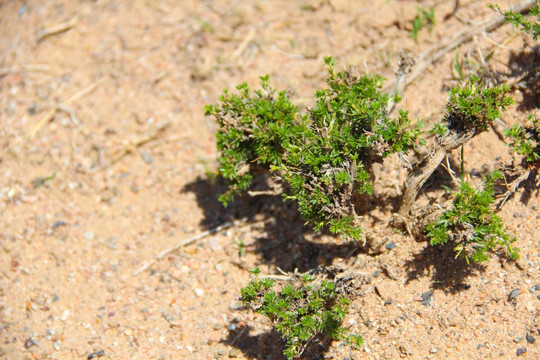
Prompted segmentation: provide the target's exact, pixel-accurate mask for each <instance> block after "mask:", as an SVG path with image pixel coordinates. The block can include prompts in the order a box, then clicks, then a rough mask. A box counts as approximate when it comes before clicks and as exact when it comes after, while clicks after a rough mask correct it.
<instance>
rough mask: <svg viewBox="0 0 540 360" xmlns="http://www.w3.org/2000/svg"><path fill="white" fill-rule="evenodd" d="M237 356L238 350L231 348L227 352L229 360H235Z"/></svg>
mask: <svg viewBox="0 0 540 360" xmlns="http://www.w3.org/2000/svg"><path fill="white" fill-rule="evenodd" d="M238 355H240V350H238V349H237V348H232V349H231V350H229V357H230V358H237V357H238Z"/></svg>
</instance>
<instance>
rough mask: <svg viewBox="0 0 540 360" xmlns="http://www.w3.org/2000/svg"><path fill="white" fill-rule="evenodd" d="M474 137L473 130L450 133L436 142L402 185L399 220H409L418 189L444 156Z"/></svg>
mask: <svg viewBox="0 0 540 360" xmlns="http://www.w3.org/2000/svg"><path fill="white" fill-rule="evenodd" d="M474 135H475V132H474V130H470V131H467V132H460V133H454V132H450V133H449V134H447V135H446V136H444V137H443V138H441V139H438V140H437V141H436V143H435V148H434V149H433V150H432V151H431V152H430V153H429V154H428V155H426V157H425V158H424V159H423V160H422V161H421V162H420V163H418V164H417V165H416V166H415V170H413V172H412V173H411V174H410V175H409V178H408V179H407V182H406V183H405V185H404V191H403V198H402V200H401V206H400V209H399V215H400V218H401V220H403V219H408V218H409V216H410V211H411V208H412V206H413V205H414V202H415V200H416V196H417V195H418V193H419V192H420V189H421V188H422V186H423V185H424V184H425V182H426V181H427V179H428V178H429V177H430V176H431V174H433V172H434V171H435V169H437V167H438V166H439V164H440V163H441V162H442V161H443V160H444V158H445V156H446V155H447V154H448V153H449V152H450V151H452V150H454V149H457V148H458V147H460V146H461V145H463V144H465V143H466V142H467V141H469V140H470V139H472V138H473V137H474ZM397 221H398V223H399V222H401V221H400V220H399V219H397Z"/></svg>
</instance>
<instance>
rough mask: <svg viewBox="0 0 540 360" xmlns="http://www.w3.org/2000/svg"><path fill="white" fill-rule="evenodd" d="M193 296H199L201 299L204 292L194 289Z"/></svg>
mask: <svg viewBox="0 0 540 360" xmlns="http://www.w3.org/2000/svg"><path fill="white" fill-rule="evenodd" d="M195 295H197V296H199V297H202V296H203V295H204V290H203V289H199V288H196V289H195Z"/></svg>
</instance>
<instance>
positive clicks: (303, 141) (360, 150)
mask: <svg viewBox="0 0 540 360" xmlns="http://www.w3.org/2000/svg"><path fill="white" fill-rule="evenodd" d="M325 63H326V65H327V66H328V71H329V74H330V76H329V78H328V80H327V83H328V88H327V89H323V90H318V91H317V92H316V94H315V96H316V98H317V104H316V106H315V107H314V108H312V109H310V110H309V111H308V114H306V115H301V114H299V113H298V109H297V108H296V107H295V106H294V105H292V104H291V102H290V100H289V99H288V97H287V96H286V94H285V93H284V92H279V93H277V95H276V92H275V91H274V90H272V89H270V88H269V87H268V77H267V76H266V77H264V78H262V90H257V91H255V92H254V93H253V94H252V93H251V91H250V90H249V88H248V87H247V85H246V84H242V85H240V86H239V87H238V89H239V90H240V94H239V95H230V94H229V93H228V92H227V91H225V93H224V94H223V95H222V96H221V98H220V100H221V104H220V105H217V106H212V105H210V106H208V107H207V111H206V113H207V114H209V115H214V116H215V117H216V120H217V122H218V125H219V127H220V128H219V131H218V135H217V137H218V148H219V150H220V151H221V158H220V163H221V167H220V173H221V175H223V177H225V178H226V179H228V180H229V184H230V190H229V191H228V192H227V193H226V194H224V195H223V196H222V197H221V200H222V201H223V202H224V203H225V204H226V203H227V202H228V201H230V200H231V198H232V196H233V195H234V194H235V193H238V192H239V191H241V190H245V189H247V188H248V187H249V185H250V184H251V182H252V180H253V177H254V173H255V172H256V171H257V170H264V171H271V172H273V173H274V175H275V178H277V179H278V181H282V182H284V183H285V184H287V185H288V187H289V188H290V194H287V195H286V196H285V198H286V199H288V200H295V201H297V202H298V206H299V211H300V213H301V215H302V216H303V217H304V219H306V220H307V221H308V222H309V223H311V224H312V225H313V226H314V227H315V229H320V228H321V227H324V226H328V227H329V229H330V230H331V231H332V232H333V233H336V234H342V235H344V236H345V237H348V238H352V239H360V236H361V230H360V227H359V226H358V224H357V216H356V213H355V208H354V201H353V197H354V196H356V195H358V194H371V189H372V175H371V167H372V165H373V164H374V163H380V162H382V160H383V159H384V158H385V157H388V156H390V155H391V154H393V153H407V151H408V150H409V149H410V148H412V146H413V145H414V144H415V143H416V141H417V140H418V136H419V135H420V129H419V128H411V127H410V125H411V121H410V119H409V117H408V113H407V112H404V111H400V112H399V115H398V116H397V118H390V117H389V116H388V110H387V107H388V102H389V100H390V99H391V98H390V97H389V96H388V95H386V94H383V93H382V92H381V86H382V83H383V78H382V77H380V76H372V75H364V76H358V75H356V74H355V73H353V72H352V71H346V72H335V70H334V65H335V60H334V59H333V58H330V57H328V58H326V59H325ZM392 100H395V99H392Z"/></svg>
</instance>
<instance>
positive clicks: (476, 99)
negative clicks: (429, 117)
mask: <svg viewBox="0 0 540 360" xmlns="http://www.w3.org/2000/svg"><path fill="white" fill-rule="evenodd" d="M508 90H509V88H508V87H507V86H506V85H500V86H496V87H491V88H485V87H482V86H480V85H479V84H478V78H475V77H473V78H472V79H471V81H469V82H468V83H467V84H465V85H464V86H456V87H455V88H453V89H452V90H451V91H450V94H449V95H450V96H449V99H448V101H447V103H446V112H445V115H444V117H443V120H442V123H441V124H440V125H438V126H437V128H436V130H435V132H436V133H437V134H438V135H437V137H436V139H435V146H434V148H433V150H432V151H431V152H430V153H429V154H428V155H426V157H425V158H424V159H423V160H422V161H420V162H419V163H418V164H417V166H416V167H415V169H414V170H413V171H412V172H411V174H410V175H409V178H408V179H407V182H406V183H405V186H404V192H403V197H402V203H401V207H400V210H399V213H400V216H401V217H402V218H404V219H407V218H409V217H410V211H411V208H412V206H413V204H414V202H415V200H416V196H417V194H418V192H419V191H420V189H421V187H422V186H423V185H424V183H425V182H426V181H427V179H428V178H429V177H430V176H431V174H432V173H433V172H434V171H435V169H436V168H437V167H438V166H439V164H440V163H441V162H442V160H443V159H444V158H445V157H446V156H447V154H448V153H450V151H452V150H454V149H457V148H459V147H460V146H463V145H464V144H465V143H466V142H468V141H469V140H471V139H472V138H473V137H474V136H476V135H478V134H480V133H482V132H485V131H487V130H488V129H489V128H490V126H491V125H492V124H493V122H494V121H495V119H497V118H498V117H500V115H501V113H502V112H504V111H505V110H506V108H507V107H508V106H510V105H511V104H512V103H513V100H512V98H511V97H509V96H507V95H506V93H507V92H508Z"/></svg>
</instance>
